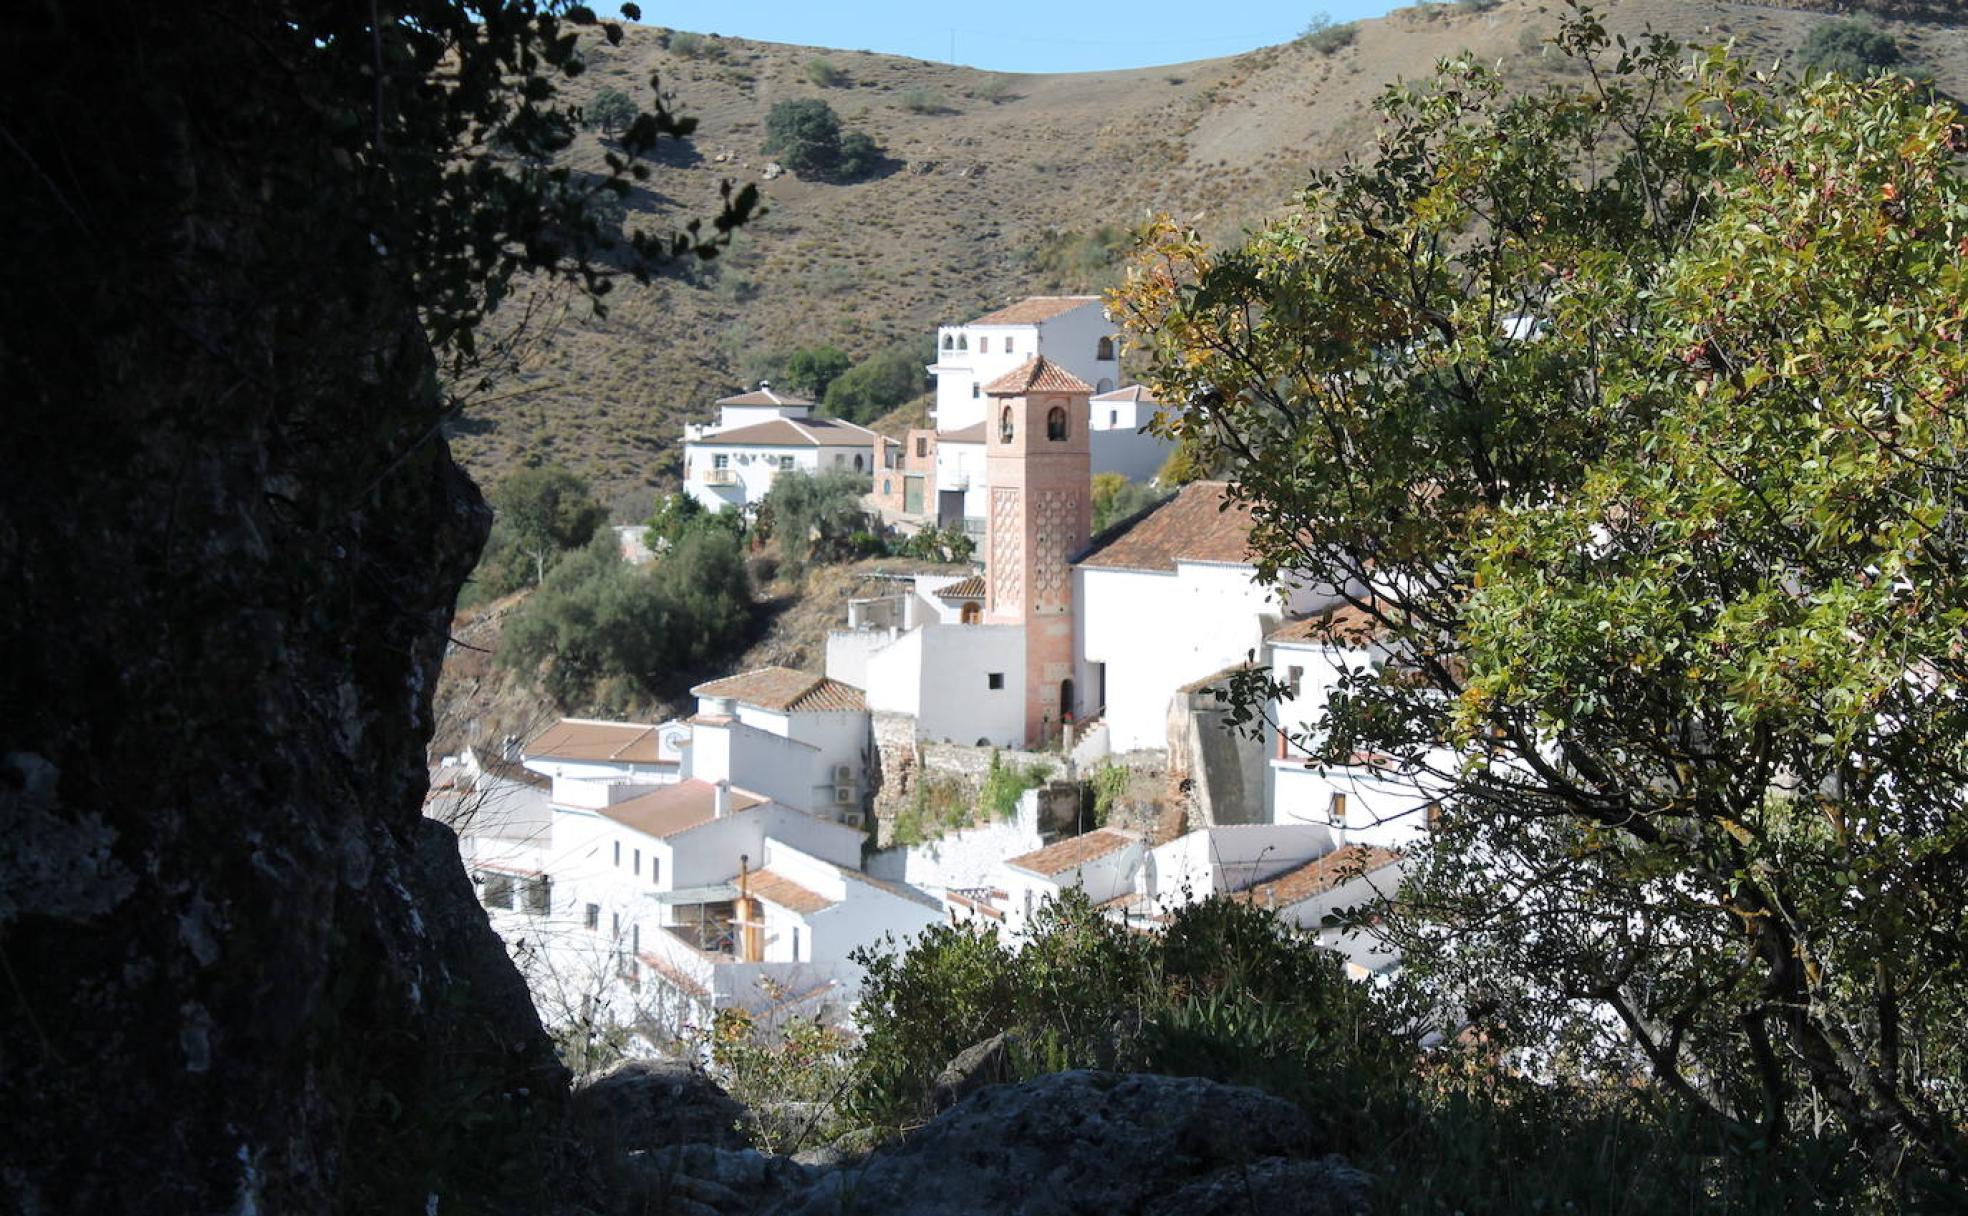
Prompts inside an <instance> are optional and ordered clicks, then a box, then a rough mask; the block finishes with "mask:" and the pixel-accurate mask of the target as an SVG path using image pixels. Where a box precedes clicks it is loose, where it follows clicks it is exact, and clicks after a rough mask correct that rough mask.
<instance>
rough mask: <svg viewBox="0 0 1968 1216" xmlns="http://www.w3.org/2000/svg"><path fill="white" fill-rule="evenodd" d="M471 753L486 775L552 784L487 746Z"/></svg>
mask: <svg viewBox="0 0 1968 1216" xmlns="http://www.w3.org/2000/svg"><path fill="white" fill-rule="evenodd" d="M652 729H653V728H652ZM471 753H472V758H473V759H474V760H476V761H477V762H478V771H480V772H482V773H484V774H485V775H486V776H488V777H497V778H499V779H500V780H502V781H513V782H517V783H518V784H520V785H530V786H534V787H536V788H545V787H547V786H550V785H552V784H553V779H552V778H550V777H548V776H546V775H545V774H544V773H536V772H534V771H533V770H532V769H530V768H527V767H526V766H525V765H524V764H521V763H519V762H518V761H515V760H508V759H506V758H505V757H503V756H501V755H499V753H497V752H495V751H492V750H490V749H488V748H483V747H474V748H472V749H471Z"/></svg>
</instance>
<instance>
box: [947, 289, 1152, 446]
mask: <svg viewBox="0 0 1968 1216" xmlns="http://www.w3.org/2000/svg"><path fill="white" fill-rule="evenodd" d="M1117 341H1118V338H1117V335H1116V333H1115V329H1114V325H1113V323H1112V322H1110V321H1109V320H1108V319H1107V309H1106V307H1105V306H1104V305H1103V304H1102V303H1101V301H1100V297H1099V296H1030V297H1027V298H1026V299H1023V300H1020V301H1018V302H1017V303H1016V304H1009V305H1006V306H1005V307H1003V308H999V309H996V310H994V311H992V312H987V313H985V314H984V315H983V316H980V317H973V318H972V319H971V320H969V321H965V322H964V323H962V324H960V325H945V326H942V327H940V328H938V329H937V331H936V362H935V363H932V364H930V366H929V368H928V371H929V374H930V375H932V376H934V377H936V406H935V408H934V410H933V411H932V413H931V415H930V417H931V420H932V421H933V422H934V424H935V427H936V429H937V430H938V431H944V432H947V431H957V430H962V429H963V428H965V427H969V426H975V425H977V424H979V423H981V422H983V421H984V418H985V415H986V414H987V413H988V412H989V407H990V402H989V401H988V400H987V399H986V394H985V392H984V386H985V385H987V384H989V383H990V382H991V381H993V380H996V379H997V378H998V377H1000V376H1002V375H1004V374H1005V373H1006V372H1009V371H1011V370H1012V369H1013V368H1015V367H1017V366H1019V365H1020V364H1022V363H1024V362H1025V361H1026V360H1028V359H1030V358H1032V357H1033V356H1034V355H1043V356H1044V357H1045V359H1046V362H1048V363H1051V364H1052V365H1054V366H1055V367H1060V368H1063V369H1065V370H1066V371H1068V372H1071V373H1072V374H1073V375H1075V376H1077V377H1079V378H1080V379H1081V380H1084V381H1086V382H1087V383H1088V384H1090V385H1092V386H1093V391H1094V392H1096V393H1104V392H1106V391H1107V390H1108V389H1111V388H1113V387H1114V386H1115V384H1116V383H1117V382H1118V377H1119V375H1120V366H1121V365H1120V352H1119V350H1118V349H1117Z"/></svg>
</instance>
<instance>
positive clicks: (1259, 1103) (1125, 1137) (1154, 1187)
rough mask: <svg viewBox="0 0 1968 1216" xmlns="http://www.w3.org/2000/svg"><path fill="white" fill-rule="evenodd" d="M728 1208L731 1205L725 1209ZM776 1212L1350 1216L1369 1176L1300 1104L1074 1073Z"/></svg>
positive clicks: (1187, 1083)
mask: <svg viewBox="0 0 1968 1216" xmlns="http://www.w3.org/2000/svg"><path fill="white" fill-rule="evenodd" d="M719 1210H721V1211H722V1210H724V1209H719ZM771 1210H772V1211H773V1212H774V1213H775V1214H776V1216H837V1214H839V1213H842V1212H868V1213H877V1212H908V1213H911V1214H912V1216H994V1214H998V1213H1007V1214H1008V1213H1019V1214H1020V1216H1054V1214H1057V1216H1123V1214H1126V1216H1229V1214H1230V1213H1233V1212H1234V1213H1238V1214H1240V1216H1252V1214H1256V1216H1265V1214H1268V1213H1280V1214H1282V1213H1294V1214H1300V1216H1341V1214H1342V1213H1349V1214H1350V1213H1364V1212H1365V1211H1367V1180H1366V1178H1365V1176H1364V1175H1362V1174H1360V1173H1359V1172H1358V1171H1356V1170H1354V1169H1352V1168H1351V1167H1349V1166H1347V1165H1346V1164H1345V1163H1344V1162H1342V1161H1340V1160H1339V1159H1337V1158H1332V1157H1326V1158H1321V1157H1320V1156H1319V1155H1318V1153H1317V1145H1316V1144H1315V1143H1314V1137H1313V1132H1312V1126H1311V1123H1310V1121H1309V1120H1307V1119H1306V1117H1305V1116H1304V1115H1303V1114H1301V1113H1300V1112H1299V1110H1298V1109H1297V1108H1296V1107H1294V1106H1292V1105H1291V1104H1290V1103H1288V1102H1285V1101H1283V1100H1281V1099H1278V1098H1274V1097H1271V1096H1270V1095H1268V1094H1264V1093H1260V1092H1258V1091H1256V1090H1252V1089H1242V1088H1238V1087H1236V1086H1229V1085H1219V1084H1216V1083H1215V1082H1212V1081H1205V1080H1201V1079H1198V1078H1194V1077H1161V1076H1119V1075H1114V1074H1111V1073H1095V1072H1066V1073H1057V1074H1054V1075H1052V1076H1046V1077H1040V1078H1037V1079H1036V1080H1032V1081H1027V1082H1024V1083H1022V1084H1018V1085H1000V1086H995V1087H993V1088H989V1089H985V1090H983V1091H981V1092H979V1093H976V1094H974V1095H973V1096H971V1097H970V1098H968V1099H966V1100H964V1101H963V1102H961V1103H959V1104H958V1105H957V1106H956V1107H955V1108H954V1109H952V1110H950V1111H948V1112H946V1113H944V1114H943V1115H941V1116H939V1117H937V1118H936V1119H935V1120H934V1121H932V1122H931V1123H930V1124H929V1125H928V1126H927V1127H925V1128H923V1129H922V1130H921V1131H920V1132H918V1133H917V1134H916V1135H914V1136H912V1137H911V1138H910V1139H909V1140H908V1141H907V1142H906V1143H905V1144H903V1145H901V1146H899V1147H897V1148H894V1149H890V1150H887V1151H884V1152H880V1153H877V1154H875V1155H874V1156H873V1157H870V1158H869V1159H868V1160H867V1161H865V1162H863V1163H861V1164H860V1165H858V1166H848V1167H843V1168H840V1169H836V1170H834V1171H832V1172H830V1173H827V1174H824V1175H822V1176H820V1177H819V1178H817V1179H816V1180H815V1181H814V1182H813V1184H812V1185H811V1186H810V1187H808V1188H807V1189H806V1190H805V1191H804V1192H802V1193H800V1194H797V1195H795V1196H792V1197H791V1198H789V1199H787V1200H785V1201H784V1202H783V1203H782V1204H781V1205H780V1206H779V1207H777V1208H774V1209H771Z"/></svg>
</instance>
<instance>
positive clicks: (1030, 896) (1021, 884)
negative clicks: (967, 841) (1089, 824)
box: [951, 828, 1146, 941]
mask: <svg viewBox="0 0 1968 1216" xmlns="http://www.w3.org/2000/svg"><path fill="white" fill-rule="evenodd" d="M1145 851H1146V842H1144V841H1143V840H1142V838H1141V837H1140V836H1139V835H1138V834H1136V833H1134V832H1123V831H1120V830H1119V829H1116V828H1097V829H1095V830H1094V831H1091V832H1087V833H1085V834H1084V835H1080V836H1069V837H1067V838H1066V839H1064V840H1061V841H1059V842H1058V843H1056V844H1049V845H1047V846H1046V847H1045V848H1042V849H1039V850H1037V851H1035V852H1031V853H1024V854H1021V855H1019V856H1017V857H1012V858H1008V859H1007V860H1005V861H1004V862H1003V863H1001V864H1000V865H999V867H998V881H997V884H996V891H997V892H1002V893H1003V896H1004V897H1003V899H1001V900H1000V899H998V898H997V895H996V892H993V894H992V897H991V902H992V903H993V904H995V905H996V910H997V911H998V912H1000V913H1001V914H1002V918H1003V919H1002V922H1001V923H1002V924H1003V926H1004V929H1005V932H1006V934H1007V935H1008V936H1009V937H1010V938H1011V939H1012V940H1013V941H1022V940H1023V939H1024V937H1025V935H1026V934H1027V933H1028V932H1029V931H1030V928H1031V924H1032V918H1033V917H1034V916H1035V915H1037V913H1038V911H1039V909H1041V908H1043V907H1044V906H1045V905H1046V904H1047V903H1048V902H1050V901H1052V900H1055V899H1058V898H1059V897H1060V896H1061V895H1063V894H1064V893H1066V892H1067V891H1071V890H1075V889H1078V890H1081V891H1084V892H1085V893H1086V896H1087V898H1088V899H1090V900H1092V901H1093V902H1094V903H1095V904H1104V903H1107V902H1109V901H1110V900H1115V899H1121V898H1124V897H1126V896H1129V895H1132V894H1133V893H1134V876H1135V871H1136V870H1137V869H1139V868H1140V865H1141V857H1142V854H1143V852H1145ZM951 910H952V913H953V915H956V918H957V919H964V917H963V916H962V915H960V914H959V913H960V912H961V911H968V909H962V908H960V906H959V905H956V904H954V903H953V904H952V906H951Z"/></svg>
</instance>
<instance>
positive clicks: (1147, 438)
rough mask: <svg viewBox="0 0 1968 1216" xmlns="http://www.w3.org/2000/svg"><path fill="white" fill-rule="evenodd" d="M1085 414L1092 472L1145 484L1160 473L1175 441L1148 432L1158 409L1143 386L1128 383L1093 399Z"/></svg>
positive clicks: (1151, 394)
mask: <svg viewBox="0 0 1968 1216" xmlns="http://www.w3.org/2000/svg"><path fill="white" fill-rule="evenodd" d="M1090 405H1091V407H1092V408H1091V409H1090V410H1089V411H1088V418H1087V425H1088V427H1089V430H1090V432H1091V433H1090V435H1089V438H1090V439H1091V440H1092V442H1091V444H1090V445H1089V447H1090V449H1091V452H1092V456H1093V473H1094V476H1096V477H1098V476H1099V475H1100V474H1102V473H1119V474H1120V475H1121V476H1123V477H1125V478H1127V479H1128V480H1129V481H1148V480H1150V479H1152V478H1153V477H1154V476H1155V474H1156V473H1159V472H1160V471H1161V468H1162V465H1163V464H1164V463H1166V462H1167V461H1168V458H1169V455H1170V454H1171V453H1172V452H1174V451H1175V441H1174V440H1172V439H1164V438H1162V437H1161V436H1159V435H1151V434H1149V433H1148V430H1147V426H1148V423H1149V422H1150V421H1152V420H1153V419H1154V417H1155V411H1156V410H1158V409H1160V408H1161V407H1160V405H1159V403H1157V402H1156V400H1155V395H1154V394H1153V393H1152V392H1150V391H1149V390H1148V388H1147V386H1146V385H1141V384H1129V385H1124V386H1122V387H1121V388H1117V389H1114V390H1112V391H1110V392H1105V393H1101V394H1099V395H1097V396H1095V397H1094V398H1093V400H1092V401H1091V403H1090Z"/></svg>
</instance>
